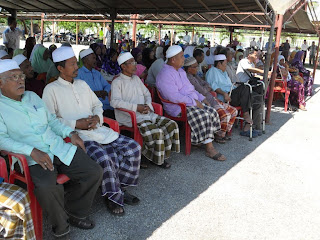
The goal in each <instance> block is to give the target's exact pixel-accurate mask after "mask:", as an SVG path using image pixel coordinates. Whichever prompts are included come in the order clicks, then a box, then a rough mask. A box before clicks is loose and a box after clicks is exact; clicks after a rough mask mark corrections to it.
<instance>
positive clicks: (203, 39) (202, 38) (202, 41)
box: [199, 34, 206, 46]
mask: <svg viewBox="0 0 320 240" xmlns="http://www.w3.org/2000/svg"><path fill="white" fill-rule="evenodd" d="M205 41H206V39H205V38H204V35H203V34H202V36H201V38H199V44H200V45H201V46H203V45H204V42H205Z"/></svg>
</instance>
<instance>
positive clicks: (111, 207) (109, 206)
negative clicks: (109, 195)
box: [106, 199, 125, 216]
mask: <svg viewBox="0 0 320 240" xmlns="http://www.w3.org/2000/svg"><path fill="white" fill-rule="evenodd" d="M106 204H107V209H108V211H109V212H110V213H111V214H112V215H114V216H123V215H124V214H125V212H124V208H123V207H121V206H119V205H118V204H116V203H114V202H112V201H110V200H109V199H106ZM120 208H122V212H120V213H116V212H115V211H114V210H116V209H120Z"/></svg>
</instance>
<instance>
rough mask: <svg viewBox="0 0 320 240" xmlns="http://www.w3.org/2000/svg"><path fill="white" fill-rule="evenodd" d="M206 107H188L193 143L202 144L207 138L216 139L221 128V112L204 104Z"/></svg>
mask: <svg viewBox="0 0 320 240" xmlns="http://www.w3.org/2000/svg"><path fill="white" fill-rule="evenodd" d="M203 106H204V108H203V109H201V108H198V107H196V106H190V107H187V118H188V123H189V125H190V128H191V143H192V144H200V143H203V142H204V141H205V140H207V139H212V140H213V139H214V134H215V133H216V132H218V131H219V130H220V119H219V114H218V113H217V111H216V110H215V109H214V108H213V107H209V106H207V105H205V104H203Z"/></svg>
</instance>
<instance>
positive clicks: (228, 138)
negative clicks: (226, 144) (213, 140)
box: [222, 135, 231, 141]
mask: <svg viewBox="0 0 320 240" xmlns="http://www.w3.org/2000/svg"><path fill="white" fill-rule="evenodd" d="M222 139H223V140H225V141H231V137H229V136H227V135H226V136H225V137H223V138H222Z"/></svg>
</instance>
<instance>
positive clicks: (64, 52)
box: [52, 47, 75, 63]
mask: <svg viewBox="0 0 320 240" xmlns="http://www.w3.org/2000/svg"><path fill="white" fill-rule="evenodd" d="M74 56H75V55H74V52H73V50H72V47H59V48H57V49H56V50H54V51H53V52H52V59H53V62H55V63H57V62H62V61H65V60H67V59H70V58H72V57H74Z"/></svg>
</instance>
